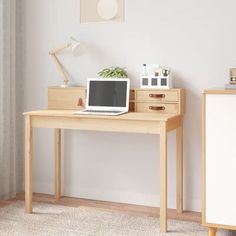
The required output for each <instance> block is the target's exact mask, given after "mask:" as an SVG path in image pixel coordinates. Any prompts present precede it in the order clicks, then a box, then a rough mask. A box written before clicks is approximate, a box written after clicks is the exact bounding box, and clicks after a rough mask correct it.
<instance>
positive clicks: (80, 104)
mask: <svg viewBox="0 0 236 236" xmlns="http://www.w3.org/2000/svg"><path fill="white" fill-rule="evenodd" d="M82 105H83V99H82V98H79V99H78V103H77V106H79V107H80V106H82Z"/></svg>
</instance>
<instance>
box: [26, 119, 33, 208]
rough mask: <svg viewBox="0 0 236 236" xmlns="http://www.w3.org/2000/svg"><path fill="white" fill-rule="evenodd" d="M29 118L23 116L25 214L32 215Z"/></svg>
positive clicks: (30, 131)
mask: <svg viewBox="0 0 236 236" xmlns="http://www.w3.org/2000/svg"><path fill="white" fill-rule="evenodd" d="M32 139H33V129H32V125H31V117H30V116H25V212H26V213H32V211H33V209H32V151H33V150H32V147H33V145H32V144H33V141H32Z"/></svg>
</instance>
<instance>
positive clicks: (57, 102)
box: [48, 87, 185, 114]
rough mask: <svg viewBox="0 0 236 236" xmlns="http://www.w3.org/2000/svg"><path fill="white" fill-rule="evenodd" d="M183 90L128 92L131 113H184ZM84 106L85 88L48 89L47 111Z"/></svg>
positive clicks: (74, 108) (79, 108)
mask: <svg viewBox="0 0 236 236" xmlns="http://www.w3.org/2000/svg"><path fill="white" fill-rule="evenodd" d="M184 96H185V92H184V89H165V90H153V89H140V88H132V89H131V90H130V104H129V106H130V111H131V112H144V113H147V112H153V113H165V114H166V113H169V114H183V113H184V100H185V98H184ZM85 104H86V88H85V87H68V88H61V87H49V88H48V109H58V110H64V109H65V110H81V109H84V107H85Z"/></svg>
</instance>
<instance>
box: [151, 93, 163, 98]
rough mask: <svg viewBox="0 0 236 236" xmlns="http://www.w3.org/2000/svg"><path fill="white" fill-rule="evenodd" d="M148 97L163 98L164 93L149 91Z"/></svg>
mask: <svg viewBox="0 0 236 236" xmlns="http://www.w3.org/2000/svg"><path fill="white" fill-rule="evenodd" d="M149 97H150V98H164V97H165V94H153V93H150V94H149Z"/></svg>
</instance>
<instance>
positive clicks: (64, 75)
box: [49, 37, 81, 88]
mask: <svg viewBox="0 0 236 236" xmlns="http://www.w3.org/2000/svg"><path fill="white" fill-rule="evenodd" d="M70 39H71V42H70V43H67V44H65V45H62V46H61V47H60V48H56V49H54V50H52V51H50V52H49V54H50V56H51V57H52V59H53V61H54V62H55V64H56V66H57V68H58V70H59V72H60V73H61V76H62V78H63V84H62V85H61V87H63V88H66V87H68V86H69V85H68V83H69V78H68V74H67V72H66V70H65V68H64V66H63V65H62V64H61V62H60V61H59V59H58V57H57V54H59V53H61V52H62V51H64V50H66V49H69V50H71V52H72V53H73V55H78V49H79V47H80V45H81V44H80V42H79V41H78V40H76V39H75V38H73V37H71V38H70Z"/></svg>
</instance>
